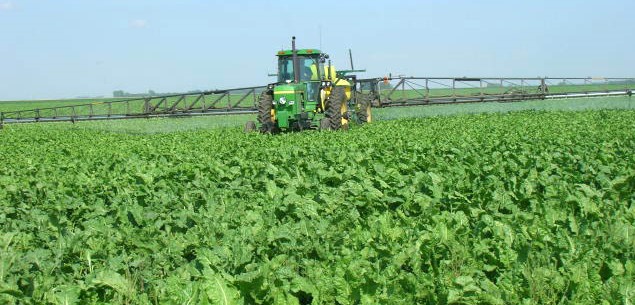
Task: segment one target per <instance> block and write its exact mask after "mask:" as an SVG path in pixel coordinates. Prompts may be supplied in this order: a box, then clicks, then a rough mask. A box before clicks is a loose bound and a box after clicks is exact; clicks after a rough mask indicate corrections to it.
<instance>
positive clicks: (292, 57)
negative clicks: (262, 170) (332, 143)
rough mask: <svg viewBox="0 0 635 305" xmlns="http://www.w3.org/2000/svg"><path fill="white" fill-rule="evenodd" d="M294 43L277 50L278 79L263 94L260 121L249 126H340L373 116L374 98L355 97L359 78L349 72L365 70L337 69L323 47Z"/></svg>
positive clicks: (279, 128)
mask: <svg viewBox="0 0 635 305" xmlns="http://www.w3.org/2000/svg"><path fill="white" fill-rule="evenodd" d="M291 46H292V47H291V50H284V51H280V52H278V54H277V56H278V73H277V74H276V76H277V78H278V79H277V82H275V83H272V84H269V85H268V86H267V89H266V90H265V91H264V92H262V94H261V95H260V98H259V101H258V105H257V106H258V122H257V123H256V122H253V121H250V122H247V125H246V126H245V131H256V130H259V131H260V132H261V133H277V132H280V131H300V130H306V129H320V130H340V129H348V127H349V124H350V122H352V121H356V122H358V123H369V122H370V121H371V120H372V113H371V100H370V99H369V98H361V97H360V98H356V96H357V94H356V91H355V86H356V83H355V82H356V77H355V76H354V75H347V74H348V73H351V72H363V71H364V70H353V69H351V70H345V71H336V70H335V67H334V66H333V65H331V62H330V60H329V56H328V55H327V54H325V53H322V52H321V51H320V50H316V49H296V47H295V37H293V38H292V43H291ZM327 62H328V63H327ZM351 66H352V63H351ZM351 109H354V110H351Z"/></svg>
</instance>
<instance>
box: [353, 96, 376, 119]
mask: <svg viewBox="0 0 635 305" xmlns="http://www.w3.org/2000/svg"><path fill="white" fill-rule="evenodd" d="M371 108H372V102H371V97H370V96H368V97H362V98H361V99H360V101H359V104H358V105H357V109H356V114H357V120H359V123H360V124H366V123H370V122H372V121H373V113H372V111H371Z"/></svg>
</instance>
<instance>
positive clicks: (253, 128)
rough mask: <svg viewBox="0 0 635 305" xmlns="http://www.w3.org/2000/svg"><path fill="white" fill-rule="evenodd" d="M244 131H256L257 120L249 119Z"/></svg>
mask: <svg viewBox="0 0 635 305" xmlns="http://www.w3.org/2000/svg"><path fill="white" fill-rule="evenodd" d="M244 131H245V133H250V132H254V131H256V122H254V121H247V123H246V124H245V129H244Z"/></svg>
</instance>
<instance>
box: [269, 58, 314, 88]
mask: <svg viewBox="0 0 635 305" xmlns="http://www.w3.org/2000/svg"><path fill="white" fill-rule="evenodd" d="M298 66H299V69H300V71H299V72H300V81H312V80H314V81H317V80H320V76H319V70H318V58H317V57H315V56H312V57H309V56H301V55H298ZM287 81H293V56H284V57H280V58H279V60H278V82H281V83H284V82H287Z"/></svg>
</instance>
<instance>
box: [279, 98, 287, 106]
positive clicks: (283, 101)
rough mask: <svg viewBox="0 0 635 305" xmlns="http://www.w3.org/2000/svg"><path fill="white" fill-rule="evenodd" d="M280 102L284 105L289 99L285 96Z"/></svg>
mask: <svg viewBox="0 0 635 305" xmlns="http://www.w3.org/2000/svg"><path fill="white" fill-rule="evenodd" d="M279 102H280V104H282V105H284V104H286V103H287V99H286V98H285V97H284V96H283V97H281V98H280V100H279Z"/></svg>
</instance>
